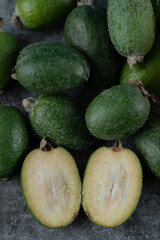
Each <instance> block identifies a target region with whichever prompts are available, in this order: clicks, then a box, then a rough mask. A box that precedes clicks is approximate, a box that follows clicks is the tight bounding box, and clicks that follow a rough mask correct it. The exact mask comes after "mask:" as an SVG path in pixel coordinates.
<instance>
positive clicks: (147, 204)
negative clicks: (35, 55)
mask: <svg viewBox="0 0 160 240" xmlns="http://www.w3.org/2000/svg"><path fill="white" fill-rule="evenodd" d="M15 2H16V0H12V1H11V0H0V17H3V18H4V26H3V30H5V31H8V32H9V33H11V34H12V35H13V36H14V37H15V38H16V39H17V40H18V41H19V43H20V44H21V47H22V48H23V47H25V46H26V45H28V44H30V43H33V42H37V41H61V42H64V37H63V29H56V30H49V31H43V32H40V31H30V30H27V29H25V28H23V29H22V30H19V29H17V27H16V26H15V25H10V23H9V18H10V16H11V15H12V13H13V11H14V6H15ZM95 2H96V4H99V5H101V6H104V7H106V5H107V1H105V0H99V1H98V0H97V1H95ZM69 94H71V95H72V96H74V97H76V98H77V99H78V100H79V101H80V102H81V104H82V105H84V106H87V104H88V103H89V101H90V100H91V99H92V98H93V96H94V93H93V92H92V91H88V90H87V88H86V87H82V88H80V89H78V90H75V91H70V92H69ZM31 95H32V96H33V95H34V96H36V95H35V94H33V93H29V92H28V91H26V90H24V89H23V88H22V87H21V86H20V85H19V84H18V83H15V84H14V86H13V87H12V88H11V89H10V90H9V91H8V92H6V93H5V94H3V95H1V96H0V101H6V102H9V103H11V104H12V105H14V106H16V107H18V108H19V109H20V110H21V111H22V112H23V113H24V111H23V109H22V106H21V101H22V99H23V98H24V97H27V96H31ZM104 144H105V145H107V146H109V145H110V144H113V143H112V142H100V141H99V142H97V143H95V144H94V145H93V146H92V147H91V148H90V149H88V150H87V151H84V152H81V153H74V152H72V154H73V156H74V157H75V159H76V162H77V165H78V167H79V170H80V174H81V177H83V173H84V169H85V166H86V163H87V160H88V157H89V155H90V154H91V153H92V152H93V151H94V150H95V149H96V148H97V147H98V146H101V145H104ZM123 144H124V146H127V147H129V144H128V140H127V139H124V141H123ZM35 146H38V141H36V140H35V139H34V138H32V142H31V148H34V147H35ZM144 170H145V171H144V187H143V192H142V196H141V199H140V202H139V204H138V207H137V209H136V211H135V212H134V214H133V215H132V217H131V218H130V219H129V220H128V221H127V222H126V223H124V224H123V225H122V226H120V227H117V228H114V229H109V228H103V227H99V226H97V225H95V224H93V223H92V222H90V221H89V220H88V218H87V217H86V215H85V214H84V212H83V210H82V209H81V211H80V213H79V215H78V217H77V218H76V220H75V221H74V222H73V223H72V224H71V225H69V226H67V227H65V228H60V229H48V228H45V227H43V226H41V225H40V224H39V223H38V222H37V221H36V220H35V219H34V218H33V217H32V215H31V214H30V212H29V210H28V209H27V207H26V204H25V202H24V199H23V196H22V191H21V187H20V181H19V176H17V177H16V178H14V179H13V180H11V181H9V182H0V240H42V239H44V240H45V239H46V240H51V239H54V240H102V239H109V240H112V239H114V240H137V239H140V240H143V239H144V240H145V239H149V240H159V239H160V182H159V180H158V179H156V178H154V177H153V176H151V175H150V173H149V172H148V171H147V170H146V169H144ZM133 171H134V169H133Z"/></svg>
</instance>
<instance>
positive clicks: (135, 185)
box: [82, 147, 143, 227]
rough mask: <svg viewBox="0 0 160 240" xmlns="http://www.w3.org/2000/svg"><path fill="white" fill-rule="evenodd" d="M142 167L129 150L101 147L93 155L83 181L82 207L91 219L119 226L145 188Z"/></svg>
mask: <svg viewBox="0 0 160 240" xmlns="http://www.w3.org/2000/svg"><path fill="white" fill-rule="evenodd" d="M142 178H143V174H142V167H141V164H140V161H139V159H138V157H137V156H136V155H135V154H134V153H133V152H132V151H130V150H129V149H125V148H117V147H114V148H107V147H101V148H99V149H98V150H96V151H95V152H94V153H93V154H92V155H91V157H90V159H89V162H88V164H87V168H86V170H85V175H84V180H83V201H82V203H83V208H84V211H85V212H86V214H87V216H88V217H89V219H90V220H91V221H92V222H94V223H96V224H98V225H100V226H104V227H116V226H119V225H121V224H122V223H123V222H125V221H126V220H127V219H128V218H129V217H130V216H131V215H132V213H133V211H134V210H135V208H136V206H137V204H138V201H139V198H140V195H141V191H142Z"/></svg>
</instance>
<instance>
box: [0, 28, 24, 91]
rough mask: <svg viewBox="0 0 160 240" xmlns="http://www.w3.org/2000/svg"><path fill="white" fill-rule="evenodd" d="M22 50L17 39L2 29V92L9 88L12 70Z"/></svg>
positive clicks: (0, 64) (0, 62)
mask: <svg viewBox="0 0 160 240" xmlns="http://www.w3.org/2000/svg"><path fill="white" fill-rule="evenodd" d="M19 51H20V47H19V44H18V42H17V40H16V39H15V38H14V37H12V36H11V35H10V34H9V33H7V32H3V31H0V94H1V93H3V92H4V91H5V90H7V89H8V87H9V85H10V83H11V81H12V79H11V71H12V68H13V67H14V66H15V63H16V59H17V56H18V53H19Z"/></svg>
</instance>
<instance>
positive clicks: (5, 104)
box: [0, 92, 11, 106]
mask: <svg viewBox="0 0 160 240" xmlns="http://www.w3.org/2000/svg"><path fill="white" fill-rule="evenodd" d="M2 93H3V92H2ZM0 106H11V105H10V104H9V103H5V102H0Z"/></svg>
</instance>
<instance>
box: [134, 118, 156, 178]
mask: <svg viewBox="0 0 160 240" xmlns="http://www.w3.org/2000/svg"><path fill="white" fill-rule="evenodd" d="M131 140H132V141H131V143H132V144H133V145H134V147H135V150H136V151H137V153H138V154H139V155H140V156H141V157H142V158H143V159H144V161H145V163H146V164H147V166H148V167H149V169H150V170H151V172H152V173H153V174H154V175H155V176H156V177H158V178H160V117H155V116H150V117H149V119H148V121H147V122H146V124H145V125H144V126H143V128H142V129H140V130H139V131H138V132H137V133H136V134H134V135H133V136H132V137H131Z"/></svg>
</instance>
